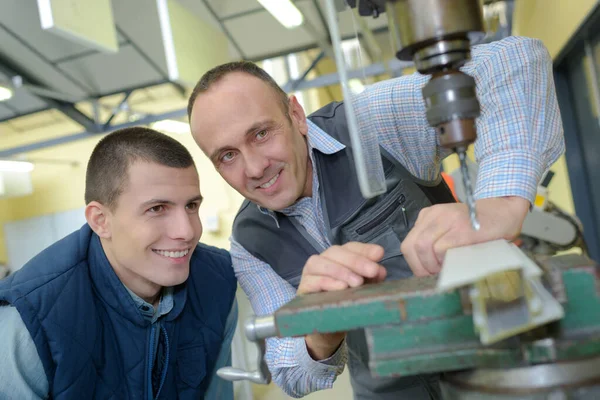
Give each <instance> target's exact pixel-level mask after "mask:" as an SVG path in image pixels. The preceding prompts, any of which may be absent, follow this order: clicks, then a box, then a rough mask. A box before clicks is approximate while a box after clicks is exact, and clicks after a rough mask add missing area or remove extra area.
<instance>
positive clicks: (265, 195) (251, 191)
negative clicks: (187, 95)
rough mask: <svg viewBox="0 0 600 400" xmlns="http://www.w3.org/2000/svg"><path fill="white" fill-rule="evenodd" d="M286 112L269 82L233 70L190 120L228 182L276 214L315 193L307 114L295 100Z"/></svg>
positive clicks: (198, 101)
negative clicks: (313, 189)
mask: <svg viewBox="0 0 600 400" xmlns="http://www.w3.org/2000/svg"><path fill="white" fill-rule="evenodd" d="M286 108H287V109H284V107H283V105H282V101H281V97H279V96H278V93H277V92H276V91H275V90H274V89H273V88H272V87H271V86H269V85H268V84H267V83H266V82H264V81H262V80H261V79H259V78H257V77H255V76H252V75H250V74H247V73H243V72H232V73H230V74H229V75H226V76H224V77H223V78H221V79H220V80H219V81H218V82H216V83H214V84H213V86H212V87H211V88H209V89H208V90H207V91H206V92H205V93H202V94H200V95H199V96H198V98H197V99H196V100H195V102H194V107H193V110H192V113H191V118H190V122H191V128H192V134H193V136H194V139H195V141H196V143H197V144H198V146H199V147H200V148H201V149H202V151H203V152H204V153H205V154H206V155H207V156H208V157H209V158H210V159H211V161H212V162H213V164H214V165H215V167H216V169H217V171H218V172H219V173H220V174H221V176H222V177H223V178H224V179H225V180H226V181H227V183H228V184H229V185H231V186H232V187H233V188H234V189H235V190H237V191H238V192H239V193H240V194H241V195H242V196H244V197H245V198H247V199H249V200H251V201H253V202H255V203H257V204H259V205H261V206H263V207H266V208H268V209H271V210H281V209H283V208H285V207H289V206H290V205H292V204H293V203H295V202H296V201H297V200H298V199H299V198H300V197H307V196H310V195H311V194H312V193H311V190H312V169H311V164H310V159H309V157H308V149H307V143H306V135H307V132H308V127H307V122H306V116H305V114H304V110H303V109H302V106H301V105H300V104H299V103H298V101H297V100H296V98H294V97H293V96H292V97H291V98H290V100H289V105H288V107H286Z"/></svg>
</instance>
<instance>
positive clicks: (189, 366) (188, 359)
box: [177, 345, 206, 388]
mask: <svg viewBox="0 0 600 400" xmlns="http://www.w3.org/2000/svg"><path fill="white" fill-rule="evenodd" d="M177 353H178V356H177V369H178V370H179V377H180V379H181V381H182V382H183V383H185V384H186V385H188V386H190V387H192V388H196V387H198V386H200V384H201V383H202V381H203V380H204V377H205V376H206V352H205V351H204V346H202V345H200V346H194V347H188V348H185V349H177Z"/></svg>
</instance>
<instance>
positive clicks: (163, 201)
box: [140, 198, 175, 208]
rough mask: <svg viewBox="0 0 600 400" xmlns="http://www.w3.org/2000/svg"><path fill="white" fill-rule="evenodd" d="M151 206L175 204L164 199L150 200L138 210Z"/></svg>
mask: <svg viewBox="0 0 600 400" xmlns="http://www.w3.org/2000/svg"><path fill="white" fill-rule="evenodd" d="M152 204H169V205H174V204H175V203H174V202H173V201H171V200H164V199H158V198H157V199H151V200H148V201H145V202H143V203H142V204H141V205H140V208H146V207H148V206H150V205H152Z"/></svg>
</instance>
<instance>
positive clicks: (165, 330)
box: [156, 325, 170, 399]
mask: <svg viewBox="0 0 600 400" xmlns="http://www.w3.org/2000/svg"><path fill="white" fill-rule="evenodd" d="M160 330H161V331H162V333H163V335H165V363H164V367H163V370H162V371H161V377H160V385H159V386H158V390H157V391H156V398H157V399H158V396H159V395H160V391H161V389H162V387H163V385H164V384H165V379H166V378H167V370H168V369H169V355H170V354H169V352H170V346H169V336H168V335H167V329H166V328H165V327H164V326H162V325H161V326H160Z"/></svg>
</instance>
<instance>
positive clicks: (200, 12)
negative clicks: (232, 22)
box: [179, 0, 255, 30]
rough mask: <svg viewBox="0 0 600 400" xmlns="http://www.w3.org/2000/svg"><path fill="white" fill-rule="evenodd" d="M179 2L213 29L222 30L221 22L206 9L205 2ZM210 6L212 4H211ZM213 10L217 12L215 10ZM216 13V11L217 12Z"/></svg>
mask: <svg viewBox="0 0 600 400" xmlns="http://www.w3.org/2000/svg"><path fill="white" fill-rule="evenodd" d="M244 1H255V0H244ZM179 2H180V3H181V4H182V5H183V6H184V7H186V8H187V9H188V10H190V11H191V12H193V13H194V14H196V16H198V17H199V18H201V19H202V20H203V21H204V22H207V23H209V24H210V25H211V26H212V27H213V28H217V29H219V30H221V25H220V24H219V21H218V20H217V19H215V18H214V17H213V16H212V15H211V13H210V11H209V9H208V8H207V7H206V5H205V2H204V0H179ZM209 5H210V3H209ZM211 9H212V10H213V11H215V8H214V7H212V5H211ZM215 12H216V11H215Z"/></svg>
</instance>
